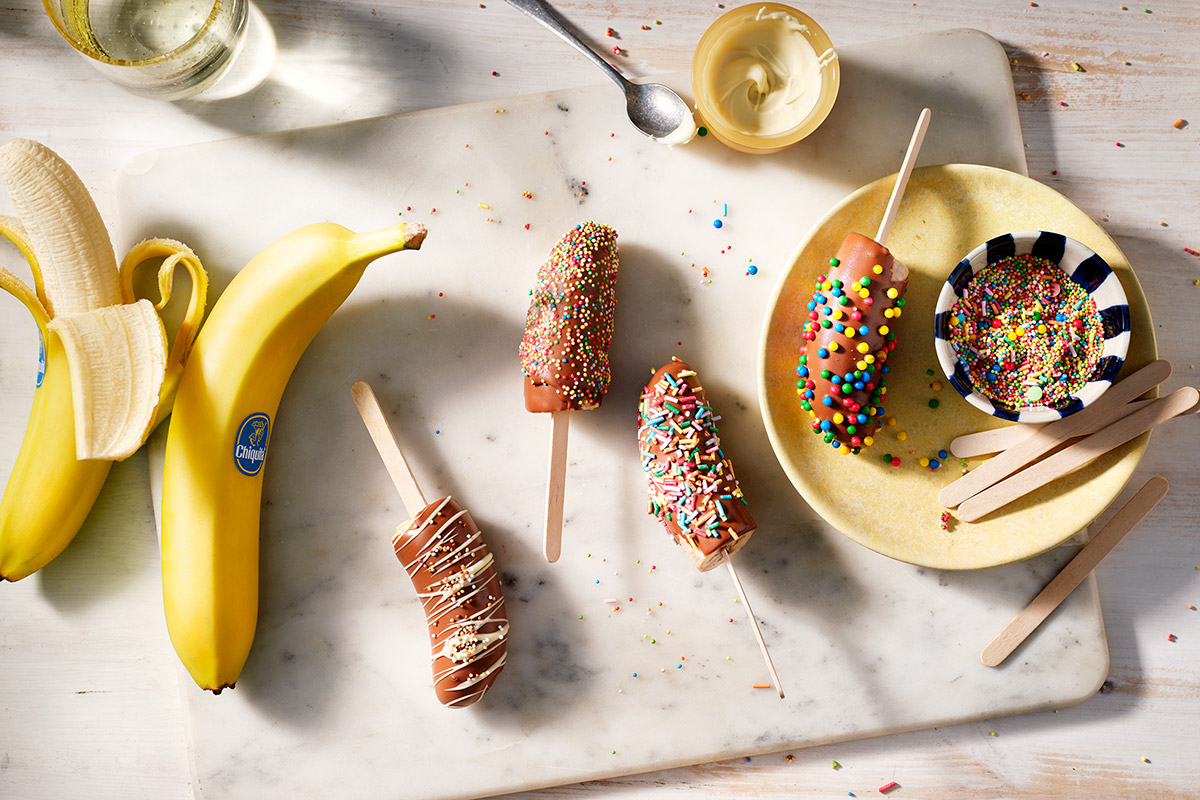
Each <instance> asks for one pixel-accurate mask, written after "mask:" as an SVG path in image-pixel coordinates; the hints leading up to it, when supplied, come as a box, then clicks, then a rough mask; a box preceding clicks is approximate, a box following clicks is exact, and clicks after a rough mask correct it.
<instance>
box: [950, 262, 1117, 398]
mask: <svg viewBox="0 0 1200 800" xmlns="http://www.w3.org/2000/svg"><path fill="white" fill-rule="evenodd" d="M949 338H950V344H951V346H953V347H954V350H955V352H956V353H957V354H958V359H959V362H960V363H961V364H962V365H963V367H964V368H965V369H966V371H967V375H968V376H969V377H970V379H971V383H972V385H973V386H974V387H975V388H976V389H977V390H978V391H979V392H980V393H981V394H983V395H985V396H986V397H987V398H988V399H990V400H991V401H992V402H993V403H996V404H997V405H999V406H1001V407H1003V408H1005V409H1008V410H1016V409H1019V408H1025V407H1044V406H1048V407H1051V408H1057V407H1060V406H1061V405H1063V404H1065V403H1066V402H1067V401H1068V400H1069V398H1070V397H1071V396H1072V395H1074V394H1076V393H1077V392H1078V391H1079V390H1080V389H1081V388H1082V387H1083V385H1084V383H1086V382H1087V379H1088V377H1089V376H1090V375H1091V374H1092V372H1093V370H1094V369H1095V367H1096V364H1097V362H1098V361H1099V359H1100V354H1101V352H1102V350H1103V346H1104V326H1103V323H1102V321H1101V318H1100V314H1099V312H1098V311H1097V309H1096V303H1095V301H1093V300H1092V298H1091V296H1090V295H1089V294H1088V293H1087V292H1086V291H1085V290H1084V288H1083V287H1082V286H1080V285H1079V284H1077V283H1075V282H1074V281H1072V280H1070V279H1069V278H1068V277H1067V276H1066V275H1065V274H1064V273H1063V272H1062V271H1061V270H1060V269H1059V268H1058V267H1057V265H1055V264H1054V263H1053V262H1051V261H1049V260H1047V259H1044V258H1038V257H1035V256H1031V255H1022V256H1012V257H1009V258H1005V259H1002V260H1000V261H998V262H996V263H995V264H991V265H989V266H988V267H986V268H984V269H982V270H980V271H979V272H978V273H976V274H975V276H974V277H973V278H972V279H971V282H970V283H969V284H968V285H967V287H966V289H965V290H964V291H963V296H962V297H960V298H959V299H958V300H957V301H956V302H955V303H954V305H953V306H952V307H951V309H950V320H949Z"/></svg>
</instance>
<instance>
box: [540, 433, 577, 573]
mask: <svg viewBox="0 0 1200 800" xmlns="http://www.w3.org/2000/svg"><path fill="white" fill-rule="evenodd" d="M570 414H571V412H570V411H553V412H551V413H550V477H549V479H548V480H547V482H546V533H545V538H544V541H543V543H542V549H543V551H544V552H545V555H546V560H547V561H548V562H550V563H551V564H553V563H554V562H555V561H558V557H559V556H560V555H562V523H563V502H564V497H565V494H566V483H567V431H568V430H569V429H570V424H571V417H570Z"/></svg>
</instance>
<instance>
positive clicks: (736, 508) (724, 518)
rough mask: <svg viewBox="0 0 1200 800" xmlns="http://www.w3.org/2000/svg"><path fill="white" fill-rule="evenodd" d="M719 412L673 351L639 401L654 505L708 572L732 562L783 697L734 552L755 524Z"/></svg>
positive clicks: (696, 562) (654, 511) (733, 574)
mask: <svg viewBox="0 0 1200 800" xmlns="http://www.w3.org/2000/svg"><path fill="white" fill-rule="evenodd" d="M719 419H720V417H718V416H717V415H716V414H715V413H714V412H713V409H712V406H710V405H709V404H708V397H707V396H706V394H705V392H704V387H703V386H701V385H700V380H699V378H698V377H697V376H696V371H695V370H693V369H692V368H691V367H689V366H688V365H687V364H686V363H684V362H683V361H680V360H679V359H678V358H672V359H671V363H669V364H666V365H664V366H662V367H660V368H659V369H657V370H655V372H654V374H653V375H652V376H651V378H650V381H649V382H648V383H647V384H646V386H645V388H644V389H642V396H641V399H640V400H639V401H638V444H639V446H640V448H639V449H640V452H641V459H642V471H643V472H644V473H645V474H646V488H647V489H648V490H649V505H648V507H647V509H646V510H647V511H648V512H649V513H650V514H653V515H654V516H655V517H657V518H658V520H659V521H660V522H662V524H663V527H665V528H666V529H667V532H668V533H669V534H671V535H672V536H673V537H675V541H676V542H677V543H678V544H680V545H682V546H683V549H684V551H686V552H687V554H688V557H689V558H690V559H691V560H692V564H694V565H695V567H696V569H698V570H700V571H701V572H707V571H708V570H710V569H712V568H713V567H715V566H717V565H718V564H721V563H724V564H725V567H726V568H727V569H728V570H729V577H730V578H732V579H733V585H734V587H736V589H737V592H738V596H739V597H740V598H741V601H742V607H743V608H744V609H745V610H746V617H747V618H748V619H749V620H750V624H751V625H752V626H753V628H754V638H755V639H756V640H757V641H758V646H759V649H760V650H761V651H762V656H763V661H764V662H766V665H767V670H768V672H770V673H771V681H772V683H773V684H774V686H775V690H776V691H777V692H778V693H779V698H780V699H781V700H782V699H783V686H782V685H780V683H779V675H778V673H776V672H775V665H774V664H773V663H772V662H771V654H770V652H768V650H767V643H766V641H765V640H764V639H763V635H762V630H760V629H759V626H758V619H757V618H756V617H755V616H754V612H753V610H751V608H750V600H749V598H747V597H746V591H745V590H744V589H743V588H742V581H741V579H740V578H738V574H737V570H735V569H734V567H733V554H734V553H736V552H737V551H738V550H740V549H741V548H743V547H744V546H745V545H746V542H748V541H750V535H751V534H752V533H754V531H755V525H754V520H753V519H751V517H750V511H749V509H748V508H747V507H746V498H745V497H744V496H743V495H742V488H741V486H740V485H739V484H738V480H737V476H735V475H734V474H733V464H732V462H730V460H729V458H728V457H727V456H726V455H725V453H724V451H722V450H721V440H720V438H719V437H718V435H717V420H719Z"/></svg>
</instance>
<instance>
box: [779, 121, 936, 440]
mask: <svg viewBox="0 0 1200 800" xmlns="http://www.w3.org/2000/svg"><path fill="white" fill-rule="evenodd" d="M929 118H930V112H929V109H928V108H926V109H922V111H921V114H920V116H919V117H918V118H917V127H916V129H914V130H913V135H912V139H911V140H910V141H909V143H908V150H907V151H906V152H905V154H904V161H903V163H902V164H901V165H900V172H899V173H897V175H896V182H895V183H894V184H893V186H892V195H891V197H890V198H888V204H887V208H885V209H884V213H883V219H882V220H881V221H880V223H879V231H878V232H877V233H876V234H875V238H874V239H870V238H868V237H866V236H863V235H862V234H861V233H848V234H846V238H845V239H843V240H842V244H841V247H839V248H838V250H837V253H836V255H834V256H833V257H832V258H830V259H829V269H828V270H827V271H826V272H825V273H824V274H822V275H819V276H818V277H817V282H816V286H815V287H814V288H813V294H812V299H811V300H809V301H808V318H807V320H806V321H805V323H804V330H803V331H802V332H801V338H802V339H803V341H804V344H803V345H802V346H801V348H800V362H799V363H798V364H797V365H796V393H797V394H798V395H800V406H801V408H803V409H804V410H805V411H807V412H808V413H809V416H811V417H812V418H813V423H812V432H813V433H815V434H817V435H818V436H821V437H822V438H823V439H824V440H825V443H826V444H828V445H830V446H831V447H833V449H835V450H837V451H838V452H839V453H843V454H845V453H854V454H857V453H859V452H860V451H861V450H862V448H864V447H868V446H870V445H871V444H873V443H874V434H875V432H876V431H877V430H878V429H879V426H880V424H881V423H882V422H883V403H884V400H885V395H886V394H887V378H886V377H885V376H886V375H887V373H888V368H889V366H888V356H889V355H891V353H892V351H893V350H894V349H895V347H896V331H895V327H896V325H895V323H896V320H897V319H898V318H899V317H900V315H901V314H902V313H903V311H904V302H905V301H904V290H905V289H906V288H907V287H908V268H907V267H905V266H904V265H903V264H901V263H900V262H899V261H896V260H895V259H894V258H893V257H892V253H891V251H890V250H888V249H887V246H886V242H887V238H888V234H889V233H890V232H891V230H892V223H893V222H894V221H895V219H896V214H897V212H898V211H899V209H900V202H901V200H902V199H903V197H904V190H905V188H906V187H907V186H908V179H909V177H910V176H911V175H912V170H913V166H914V165H915V164H916V160H917V153H918V152H919V151H920V149H921V142H922V141H924V139H925V131H926V130H927V129H928V127H929Z"/></svg>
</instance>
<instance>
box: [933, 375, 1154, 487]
mask: <svg viewBox="0 0 1200 800" xmlns="http://www.w3.org/2000/svg"><path fill="white" fill-rule="evenodd" d="M1170 374H1171V365H1170V364H1169V363H1168V362H1166V361H1163V360H1158V361H1152V362H1150V363H1149V364H1147V365H1146V366H1144V367H1142V368H1141V369H1139V370H1138V371H1137V372H1135V373H1133V374H1132V375H1129V376H1128V377H1126V378H1125V379H1124V380H1122V381H1120V382H1119V383H1114V384H1113V385H1112V386H1110V387H1109V389H1108V391H1106V392H1105V393H1104V394H1102V395H1101V396H1100V398H1099V399H1098V400H1096V402H1094V403H1092V404H1091V405H1090V406H1088V407H1087V408H1085V409H1083V410H1082V411H1079V412H1077V413H1075V414H1072V415H1071V416H1069V417H1063V418H1062V419H1060V420H1056V421H1054V422H1050V423H1048V424H1047V425H1046V426H1045V427H1043V428H1041V429H1039V430H1036V431H1034V432H1033V434H1032V435H1030V436H1028V437H1027V438H1025V439H1024V440H1023V441H1021V442H1020V443H1019V444H1017V445H1016V446H1015V447H1012V448H1010V449H1008V450H1005V451H1004V452H1003V453H1000V454H999V455H997V456H996V457H995V458H992V459H989V460H988V461H985V462H984V463H983V464H980V465H979V466H978V467H976V468H975V469H973V470H971V471H970V472H968V473H967V474H966V475H964V476H962V477H961V478H959V479H958V480H956V481H953V482H952V483H948V484H946V485H945V486H943V487H942V490H941V491H940V492H939V493H938V502H939V503H941V504H942V505H943V506H945V507H946V508H954V507H955V506H957V505H959V504H961V503H962V502H963V501H964V500H966V499H967V498H969V497H973V496H975V495H977V494H979V493H980V492H982V491H983V490H984V489H986V488H988V487H989V486H991V485H992V484H994V483H996V482H998V481H1000V480H1003V479H1004V478H1006V477H1008V476H1009V475H1011V474H1013V473H1014V472H1016V471H1017V470H1019V469H1020V468H1021V467H1023V466H1025V465H1026V464H1028V463H1030V462H1031V461H1033V460H1034V459H1036V458H1037V457H1038V456H1040V455H1042V454H1043V453H1046V452H1048V451H1050V450H1052V449H1054V447H1056V446H1057V445H1058V444H1059V443H1060V442H1063V441H1066V440H1067V439H1070V438H1072V437H1073V436H1077V435H1078V434H1079V432H1080V431H1082V430H1084V429H1085V428H1087V426H1089V425H1091V424H1092V423H1093V422H1095V421H1096V420H1098V419H1106V418H1108V417H1109V416H1110V415H1112V413H1113V412H1116V411H1117V410H1118V409H1120V407H1121V406H1123V405H1125V404H1126V403H1128V402H1129V401H1130V400H1132V399H1133V398H1135V397H1137V396H1139V395H1141V394H1142V393H1144V392H1145V391H1146V390H1148V389H1150V388H1151V387H1154V386H1157V385H1158V384H1160V383H1162V382H1163V381H1165V380H1166V379H1167V378H1168V377H1169V376H1170Z"/></svg>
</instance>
